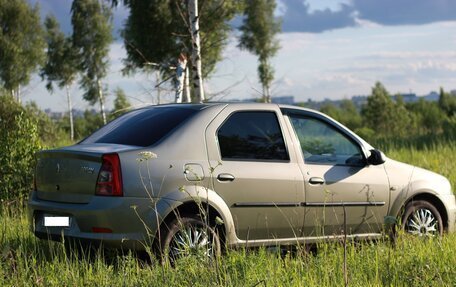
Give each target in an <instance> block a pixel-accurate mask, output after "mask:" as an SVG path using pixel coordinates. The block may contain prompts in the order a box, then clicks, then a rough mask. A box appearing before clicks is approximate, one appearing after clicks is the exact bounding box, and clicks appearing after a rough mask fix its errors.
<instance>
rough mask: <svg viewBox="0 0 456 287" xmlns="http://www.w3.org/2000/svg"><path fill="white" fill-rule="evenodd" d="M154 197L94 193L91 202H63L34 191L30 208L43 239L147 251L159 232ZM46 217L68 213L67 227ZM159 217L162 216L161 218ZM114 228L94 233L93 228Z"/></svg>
mask: <svg viewBox="0 0 456 287" xmlns="http://www.w3.org/2000/svg"><path fill="white" fill-rule="evenodd" d="M153 206H154V203H153V202H152V200H151V199H146V198H135V197H102V196H93V197H92V199H91V200H90V202H89V203H86V204H73V203H60V202H53V201H47V200H41V199H39V198H37V196H36V192H32V194H31V196H30V199H29V202H28V207H29V219H30V224H31V229H32V231H33V232H34V234H35V235H36V236H37V237H39V238H42V239H49V240H56V241H62V240H67V239H74V240H77V241H80V242H82V243H86V242H87V243H93V244H96V245H98V244H101V245H103V246H105V247H109V248H117V249H132V250H138V251H141V250H145V249H146V247H147V246H151V244H152V242H153V239H154V235H155V234H156V230H157V226H159V225H158V224H157V215H156V213H155V209H154V208H153ZM45 216H67V217H69V219H70V225H69V226H68V227H46V226H44V217H45ZM159 220H160V217H159ZM94 227H95V228H103V229H109V230H112V233H97V232H93V230H92V228H94Z"/></svg>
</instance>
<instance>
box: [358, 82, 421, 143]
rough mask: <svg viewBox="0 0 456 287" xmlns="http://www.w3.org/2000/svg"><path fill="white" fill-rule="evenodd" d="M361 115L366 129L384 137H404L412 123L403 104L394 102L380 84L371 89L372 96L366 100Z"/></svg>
mask: <svg viewBox="0 0 456 287" xmlns="http://www.w3.org/2000/svg"><path fill="white" fill-rule="evenodd" d="M361 114H362V116H363V119H364V123H365V125H366V126H367V127H368V128H370V129H372V130H374V131H376V132H377V133H379V134H381V135H385V136H396V137H397V136H399V137H403V136H406V135H407V132H408V129H409V128H410V124H411V123H412V120H411V116H410V114H409V112H408V111H407V109H406V108H405V106H404V105H403V103H401V101H398V102H394V101H393V100H392V99H391V97H390V95H389V93H388V91H387V90H386V89H385V87H384V86H383V85H382V84H381V83H380V82H377V83H375V87H373V88H372V94H371V96H369V97H368V98H367V104H366V105H365V106H364V107H363V108H362V110H361Z"/></svg>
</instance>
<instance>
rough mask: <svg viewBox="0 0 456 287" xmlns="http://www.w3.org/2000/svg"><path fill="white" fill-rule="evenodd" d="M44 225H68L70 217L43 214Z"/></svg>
mask: <svg viewBox="0 0 456 287" xmlns="http://www.w3.org/2000/svg"><path fill="white" fill-rule="evenodd" d="M44 226H46V227H69V226H70V218H69V217H68V216H45V217H44Z"/></svg>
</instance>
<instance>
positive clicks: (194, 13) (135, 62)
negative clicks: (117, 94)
mask: <svg viewBox="0 0 456 287" xmlns="http://www.w3.org/2000/svg"><path fill="white" fill-rule="evenodd" d="M113 2H116V1H113ZM123 3H124V4H125V5H126V6H127V7H128V8H129V9H130V15H129V17H128V19H127V22H126V24H125V28H124V30H123V33H122V35H123V38H124V42H125V47H126V50H127V58H126V59H125V61H124V63H125V70H126V71H127V72H134V71H136V70H138V69H139V70H143V71H144V70H148V69H154V70H159V71H160V72H161V74H162V75H163V78H165V79H166V78H169V77H171V76H172V77H173V78H175V79H176V80H177V79H178V78H179V81H178V83H176V84H175V87H176V99H182V94H179V93H180V92H181V91H182V90H183V91H185V89H186V85H185V84H182V80H183V81H184V83H185V79H186V77H187V76H189V77H190V78H191V80H192V83H193V84H192V90H193V92H194V95H193V97H192V101H194V102H200V101H203V100H204V90H203V84H202V81H203V79H204V78H206V77H207V76H209V75H210V73H211V72H212V71H213V70H214V67H215V65H216V63H217V62H218V61H219V60H220V59H221V51H222V49H223V47H224V46H225V45H226V42H227V39H228V33H229V31H230V30H231V27H230V25H229V21H230V20H231V19H232V18H233V17H234V15H235V14H236V13H238V12H239V11H240V7H241V1H236V0H212V1H208V0H206V1H201V0H200V1H199V2H198V1H195V0H190V1H182V0H135V1H131V0H125V1H123ZM114 4H116V3H114ZM198 41H199V44H198ZM197 51H200V55H199V56H198V52H197ZM182 55H184V56H185V59H186V60H187V67H189V66H190V67H191V69H189V72H188V73H180V72H179V71H176V70H175V69H174V70H172V69H170V67H177V68H179V66H178V64H179V58H181V56H182ZM181 67H182V70H184V66H181ZM187 67H186V68H187ZM186 68H185V70H186ZM189 74H190V75H189ZM175 75H179V76H175ZM179 87H180V88H179ZM197 90H198V91H197ZM185 94H186V93H185V92H183V95H185ZM180 101H182V100H180Z"/></svg>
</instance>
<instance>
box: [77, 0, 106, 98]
mask: <svg viewBox="0 0 456 287" xmlns="http://www.w3.org/2000/svg"><path fill="white" fill-rule="evenodd" d="M100 3H101V4H100ZM71 12H72V15H71V23H72V25H73V47H74V48H75V49H76V50H77V57H78V66H79V69H80V70H81V71H83V75H82V79H81V82H80V84H81V87H82V88H83V90H84V91H85V92H84V95H83V96H84V99H85V100H87V101H89V102H90V103H92V104H94V103H95V102H96V101H97V100H99V101H102V98H101V97H100V91H102V86H101V84H100V81H101V79H103V78H104V77H105V76H106V72H107V68H108V56H109V55H108V54H109V45H110V44H111V42H112V35H111V30H112V23H111V22H112V17H111V16H112V15H111V10H110V8H109V7H107V6H106V5H105V4H103V1H98V0H74V1H73V4H72V6H71Z"/></svg>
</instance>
